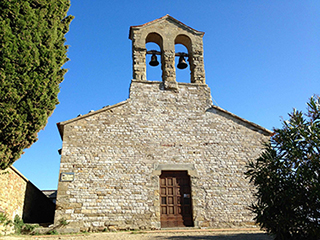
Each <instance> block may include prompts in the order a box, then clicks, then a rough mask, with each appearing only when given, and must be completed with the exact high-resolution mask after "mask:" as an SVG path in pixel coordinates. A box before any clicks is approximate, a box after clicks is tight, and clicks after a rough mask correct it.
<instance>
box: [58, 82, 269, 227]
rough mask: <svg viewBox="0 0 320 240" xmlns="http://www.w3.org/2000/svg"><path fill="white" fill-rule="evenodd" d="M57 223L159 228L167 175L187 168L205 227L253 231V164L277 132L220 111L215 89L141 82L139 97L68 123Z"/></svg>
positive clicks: (134, 92)
mask: <svg viewBox="0 0 320 240" xmlns="http://www.w3.org/2000/svg"><path fill="white" fill-rule="evenodd" d="M59 130H60V133H61V134H62V137H63V147H62V155H61V165H60V174H61V173H69V174H74V175H72V179H69V180H67V181H61V179H60V181H59V186H58V196H57V210H56V216H55V222H56V223H58V222H59V220H60V219H62V218H66V219H67V220H68V222H70V227H71V226H73V227H75V228H78V230H80V229H82V230H88V229H89V228H98V229H104V228H107V227H116V228H120V229H126V228H141V229H143V228H151V229H152V228H153V229H158V228H160V202H159V175H160V174H161V171H162V170H172V169H176V170H187V171H188V174H189V175H190V177H191V190H192V201H193V202H192V205H193V218H194V224H195V226H196V227H212V228H219V227H235V226H240V227H241V226H246V227H248V226H252V225H253V224H254V222H253V216H252V214H251V213H250V211H249V210H248V208H247V207H248V206H249V205H250V203H251V202H252V201H253V198H252V192H253V188H252V186H251V185H250V184H249V182H248V180H247V179H245V176H244V174H243V173H244V172H245V165H246V163H247V162H248V161H249V160H252V159H255V158H257V157H258V156H259V154H260V152H261V150H262V145H261V143H262V142H264V141H267V140H268V138H269V135H270V132H269V131H268V130H266V129H263V128H262V127H259V126H258V125H255V124H253V123H250V122H248V121H246V120H244V119H241V118H239V117H237V116H235V115H233V114H231V113H228V112H227V111H225V110H223V109H221V108H219V107H215V106H212V101H211V95H210V89H209V88H208V86H207V85H206V84H196V83H190V84H187V83H178V91H174V92H173V91H168V90H164V87H163V83H162V82H147V81H137V80H132V83H131V87H130V98H129V99H128V100H126V101H125V102H122V103H119V104H117V105H114V106H111V107H106V108H103V109H101V110H98V111H96V112H93V113H89V114H87V115H84V116H81V117H78V118H75V119H72V120H69V121H66V122H62V123H60V124H59Z"/></svg>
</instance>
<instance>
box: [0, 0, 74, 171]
mask: <svg viewBox="0 0 320 240" xmlns="http://www.w3.org/2000/svg"><path fill="white" fill-rule="evenodd" d="M69 7H70V0H1V1H0V169H5V168H7V167H8V166H10V165H11V164H13V163H14V161H16V160H17V159H18V158H19V157H20V156H21V154H22V153H23V150H24V149H25V148H28V147H30V146H31V145H32V144H33V143H34V142H35V141H36V140H37V134H38V132H39V131H40V130H41V129H43V128H44V127H45V125H46V123H47V119H48V117H49V116H50V115H51V114H52V112H53V110H54V109H55V106H56V105H57V104H58V103H59V102H58V93H59V83H61V82H62V81H63V78H64V74H65V73H66V69H63V68H62V66H63V64H64V63H65V62H67V61H68V58H67V56H66V52H67V46H66V45H65V40H66V39H65V34H66V33H67V32H68V31H69V25H70V22H71V20H72V19H73V16H67V11H68V9H69Z"/></svg>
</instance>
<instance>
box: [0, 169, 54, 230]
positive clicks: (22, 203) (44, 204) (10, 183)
mask: <svg viewBox="0 0 320 240" xmlns="http://www.w3.org/2000/svg"><path fill="white" fill-rule="evenodd" d="M54 212H55V204H54V203H53V202H52V201H50V200H49V199H48V198H47V197H46V196H45V195H44V194H43V193H42V192H41V191H40V190H39V189H38V188H37V187H36V186H35V185H33V184H32V183H31V182H30V181H29V180H28V179H27V178H26V177H25V176H23V175H22V174H21V173H20V172H19V171H18V170H17V169H16V168H15V167H13V166H10V167H8V168H7V169H6V170H0V213H2V214H5V215H6V216H7V218H8V220H11V221H13V220H14V218H15V216H16V215H17V216H19V217H20V218H21V219H22V220H23V222H24V223H39V224H41V225H49V224H52V223H53V219H54ZM4 229H5V228H4V227H2V226H0V235H1V231H3V230H4Z"/></svg>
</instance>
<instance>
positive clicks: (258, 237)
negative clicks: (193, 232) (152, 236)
mask: <svg viewBox="0 0 320 240" xmlns="http://www.w3.org/2000/svg"><path fill="white" fill-rule="evenodd" d="M162 239H171V240H180V239H181V240H182V239H184V240H186V239H188V240H207V239H213V240H229V239H230V240H272V239H273V238H272V237H271V236H269V235H267V234H265V233H248V234H246V233H239V234H229V235H216V234H214V235H211V236H210V235H203V236H201V235H199V236H186V235H184V236H171V237H165V238H162Z"/></svg>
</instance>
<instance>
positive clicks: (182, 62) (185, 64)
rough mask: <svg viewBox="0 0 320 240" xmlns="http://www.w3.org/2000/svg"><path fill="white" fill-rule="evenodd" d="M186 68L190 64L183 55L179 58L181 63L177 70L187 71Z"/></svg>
mask: <svg viewBox="0 0 320 240" xmlns="http://www.w3.org/2000/svg"><path fill="white" fill-rule="evenodd" d="M186 67H188V64H187V63H186V60H184V56H182V55H181V56H180V57H179V63H178V65H177V68H179V69H185V68H186Z"/></svg>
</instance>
